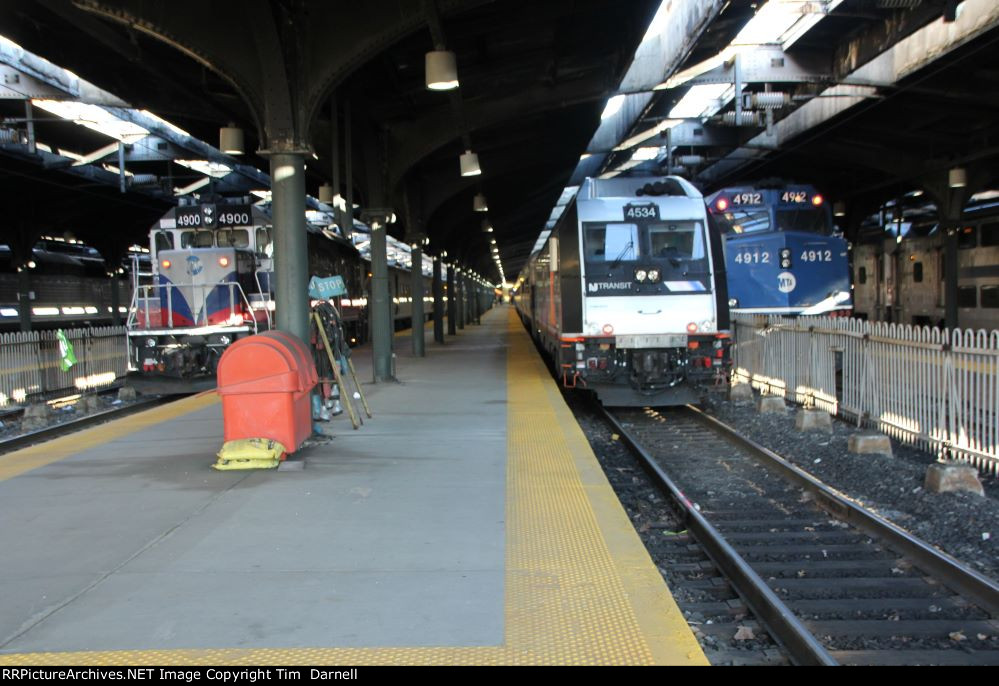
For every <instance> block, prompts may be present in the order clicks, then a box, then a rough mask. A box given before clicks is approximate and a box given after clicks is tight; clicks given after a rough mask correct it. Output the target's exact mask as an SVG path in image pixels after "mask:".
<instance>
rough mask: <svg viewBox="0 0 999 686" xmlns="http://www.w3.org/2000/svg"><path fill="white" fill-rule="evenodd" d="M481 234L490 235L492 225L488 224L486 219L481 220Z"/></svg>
mask: <svg viewBox="0 0 999 686" xmlns="http://www.w3.org/2000/svg"><path fill="white" fill-rule="evenodd" d="M482 232H483V233H492V232H493V225H492V224H490V223H489V220H488V219H483V220H482Z"/></svg>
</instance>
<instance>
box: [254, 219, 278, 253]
mask: <svg viewBox="0 0 999 686" xmlns="http://www.w3.org/2000/svg"><path fill="white" fill-rule="evenodd" d="M256 239H257V252H258V253H263V254H264V255H267V256H268V257H270V255H271V254H272V253H273V252H274V250H273V248H272V247H271V230H270V228H269V227H266V226H262V227H260V228H258V229H257V235H256Z"/></svg>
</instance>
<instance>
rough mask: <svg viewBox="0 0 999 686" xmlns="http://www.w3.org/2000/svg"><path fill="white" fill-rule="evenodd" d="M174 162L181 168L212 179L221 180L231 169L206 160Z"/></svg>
mask: <svg viewBox="0 0 999 686" xmlns="http://www.w3.org/2000/svg"><path fill="white" fill-rule="evenodd" d="M175 162H176V163H177V164H179V165H180V166H182V167H187V168H188V169H193V170H194V171H196V172H201V173H202V174H206V175H207V176H210V177H212V178H213V179H221V178H222V177H223V176H226V175H228V174H229V172H231V171H232V167H229V166H226V165H224V164H222V163H221V162H209V161H207V160H175Z"/></svg>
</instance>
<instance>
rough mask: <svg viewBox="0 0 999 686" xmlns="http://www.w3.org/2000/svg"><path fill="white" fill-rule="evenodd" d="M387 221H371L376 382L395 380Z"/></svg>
mask: <svg viewBox="0 0 999 686" xmlns="http://www.w3.org/2000/svg"><path fill="white" fill-rule="evenodd" d="M384 222H385V220H384V219H375V220H372V221H371V300H370V305H371V354H372V361H373V364H372V370H373V372H374V381H375V383H378V382H380V381H392V380H393V376H392V328H393V327H392V322H393V319H392V300H391V297H390V295H389V280H388V249H387V247H386V244H387V241H386V238H385V237H386V234H387V229H386V228H385V223H384Z"/></svg>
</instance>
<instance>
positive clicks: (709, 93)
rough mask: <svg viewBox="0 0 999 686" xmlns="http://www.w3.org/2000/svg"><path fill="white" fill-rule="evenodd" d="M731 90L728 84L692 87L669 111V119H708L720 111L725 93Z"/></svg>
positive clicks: (725, 100)
mask: <svg viewBox="0 0 999 686" xmlns="http://www.w3.org/2000/svg"><path fill="white" fill-rule="evenodd" d="M731 88H732V86H731V84H728V83H706V84H703V85H699V86H692V87H691V88H690V90H689V91H687V94H686V95H684V96H683V97H682V98H680V102H678V103H676V105H675V106H674V107H673V109H672V110H670V113H669V116H670V119H696V118H703V117H710V116H712V115H713V114H715V113H716V112H717V111H718V110H720V109H721V108H722V107H723V106H724V104H725V102H727V100H728V98H726V97H724V96H725V92H726V91H728V90H730V89H731Z"/></svg>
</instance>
